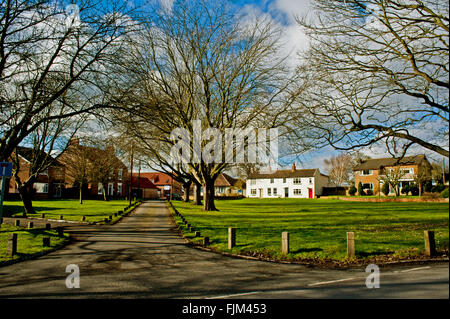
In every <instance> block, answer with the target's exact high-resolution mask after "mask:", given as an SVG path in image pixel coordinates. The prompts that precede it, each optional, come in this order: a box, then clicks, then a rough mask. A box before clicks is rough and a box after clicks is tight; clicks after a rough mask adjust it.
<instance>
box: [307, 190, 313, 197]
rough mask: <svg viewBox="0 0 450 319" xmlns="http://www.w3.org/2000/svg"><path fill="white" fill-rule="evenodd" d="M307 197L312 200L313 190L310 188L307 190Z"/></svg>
mask: <svg viewBox="0 0 450 319" xmlns="http://www.w3.org/2000/svg"><path fill="white" fill-rule="evenodd" d="M308 195H309V198H313V189H312V188H308Z"/></svg>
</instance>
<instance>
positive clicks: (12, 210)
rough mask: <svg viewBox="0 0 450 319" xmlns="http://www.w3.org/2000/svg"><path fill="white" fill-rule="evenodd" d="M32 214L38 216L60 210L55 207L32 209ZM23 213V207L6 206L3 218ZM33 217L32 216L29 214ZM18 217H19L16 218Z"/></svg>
mask: <svg viewBox="0 0 450 319" xmlns="http://www.w3.org/2000/svg"><path fill="white" fill-rule="evenodd" d="M33 209H34V213H35V214H39V212H41V211H44V212H45V211H51V210H61V208H57V207H33ZM23 212H24V208H23V206H19V205H7V206H5V207H4V208H3V216H4V217H14V216H15V215H17V214H20V215H22V214H23ZM31 215H33V214H31ZM16 217H19V216H16Z"/></svg>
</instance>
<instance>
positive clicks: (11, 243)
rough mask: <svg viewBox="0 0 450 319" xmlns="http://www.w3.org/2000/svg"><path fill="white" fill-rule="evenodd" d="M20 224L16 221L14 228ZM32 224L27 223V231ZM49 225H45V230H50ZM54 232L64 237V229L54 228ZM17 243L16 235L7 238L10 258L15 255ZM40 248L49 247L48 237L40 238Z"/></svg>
mask: <svg viewBox="0 0 450 319" xmlns="http://www.w3.org/2000/svg"><path fill="white" fill-rule="evenodd" d="M19 225H20V223H17V220H16V226H19ZM33 226H34V225H33V222H28V229H31V228H33ZM50 229H51V224H45V230H50ZM56 230H57V231H58V236H59V237H64V229H63V227H56ZM17 241H18V235H17V234H16V233H14V234H10V235H9V236H8V256H10V257H12V256H14V255H17ZM42 246H43V247H50V237H42Z"/></svg>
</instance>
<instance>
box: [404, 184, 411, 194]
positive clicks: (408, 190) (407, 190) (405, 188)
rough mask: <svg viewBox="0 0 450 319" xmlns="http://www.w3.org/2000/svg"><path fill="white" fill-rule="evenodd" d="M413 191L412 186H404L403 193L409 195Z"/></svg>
mask: <svg viewBox="0 0 450 319" xmlns="http://www.w3.org/2000/svg"><path fill="white" fill-rule="evenodd" d="M410 191H411V187H410V186H409V185H405V186H403V187H402V194H405V195H408V193H409V192H410Z"/></svg>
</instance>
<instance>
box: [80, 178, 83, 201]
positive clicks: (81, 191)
mask: <svg viewBox="0 0 450 319" xmlns="http://www.w3.org/2000/svg"><path fill="white" fill-rule="evenodd" d="M81 204H83V184H81V183H80V205H81Z"/></svg>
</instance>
